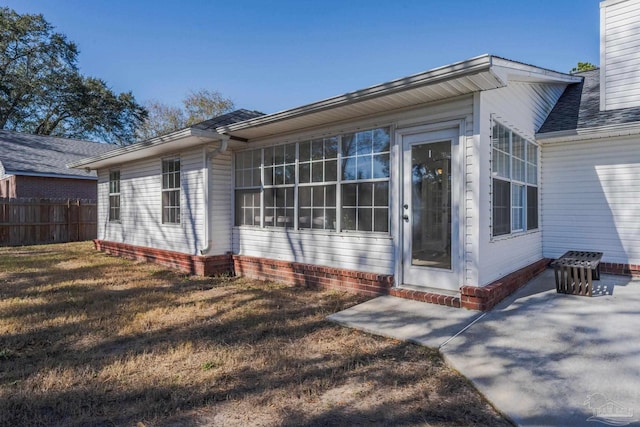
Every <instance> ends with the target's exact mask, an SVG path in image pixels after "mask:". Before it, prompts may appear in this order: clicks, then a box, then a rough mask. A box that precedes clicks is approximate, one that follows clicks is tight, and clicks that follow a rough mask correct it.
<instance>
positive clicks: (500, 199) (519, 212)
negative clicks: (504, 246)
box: [491, 123, 538, 236]
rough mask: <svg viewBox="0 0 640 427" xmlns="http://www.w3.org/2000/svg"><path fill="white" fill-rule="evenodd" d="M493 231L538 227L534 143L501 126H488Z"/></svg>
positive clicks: (511, 230) (536, 167) (519, 230)
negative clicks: (489, 135) (490, 136)
mask: <svg viewBox="0 0 640 427" xmlns="http://www.w3.org/2000/svg"><path fill="white" fill-rule="evenodd" d="M492 147H493V148H492V164H491V167H492V174H493V198H492V200H493V235H494V236H501V235H505V234H510V233H517V232H521V231H526V230H534V229H537V228H538V187H537V184H538V146H537V145H535V144H533V143H532V142H530V141H527V140H526V139H525V138H523V137H522V136H520V135H518V134H517V133H515V132H513V131H511V130H510V129H508V128H506V127H505V126H503V125H501V124H499V123H494V126H493V130H492Z"/></svg>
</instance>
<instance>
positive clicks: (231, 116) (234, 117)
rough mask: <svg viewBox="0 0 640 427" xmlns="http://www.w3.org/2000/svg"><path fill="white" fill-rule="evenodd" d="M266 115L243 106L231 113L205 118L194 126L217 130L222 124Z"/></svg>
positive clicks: (225, 124)
mask: <svg viewBox="0 0 640 427" xmlns="http://www.w3.org/2000/svg"><path fill="white" fill-rule="evenodd" d="M264 115H265V114H264V113H261V112H260V111H255V110H253V111H251V110H245V109H244V108H241V109H239V110H235V111H232V112H230V113H227V114H223V115H221V116H217V117H214V118H212V119H209V120H205V121H203V122H200V123H198V124H195V125H194V126H193V127H195V128H198V129H203V130H213V131H215V130H216V128H219V127H220V126H227V125H230V124H233V123H238V122H243V121H245V120H249V119H254V118H256V117H260V116H264Z"/></svg>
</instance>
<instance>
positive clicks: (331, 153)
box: [324, 137, 338, 159]
mask: <svg viewBox="0 0 640 427" xmlns="http://www.w3.org/2000/svg"><path fill="white" fill-rule="evenodd" d="M336 157H338V138H337V137H333V138H326V139H325V140H324V158H325V159H335V158H336Z"/></svg>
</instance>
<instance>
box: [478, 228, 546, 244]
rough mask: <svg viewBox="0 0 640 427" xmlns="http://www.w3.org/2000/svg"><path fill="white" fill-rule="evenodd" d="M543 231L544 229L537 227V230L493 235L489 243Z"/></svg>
mask: <svg viewBox="0 0 640 427" xmlns="http://www.w3.org/2000/svg"><path fill="white" fill-rule="evenodd" d="M541 232H542V231H541V230H540V229H539V228H536V229H535V230H527V231H518V232H516V233H511V234H503V235H501V236H495V237H494V236H491V238H490V239H489V243H498V242H502V241H503V240H512V239H517V238H519V237H524V236H530V235H533V234H538V233H541Z"/></svg>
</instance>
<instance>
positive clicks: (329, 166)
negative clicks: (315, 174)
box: [324, 160, 338, 182]
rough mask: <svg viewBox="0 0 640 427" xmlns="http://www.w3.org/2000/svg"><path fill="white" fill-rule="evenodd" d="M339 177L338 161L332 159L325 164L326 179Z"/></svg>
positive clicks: (330, 179) (334, 179)
mask: <svg viewBox="0 0 640 427" xmlns="http://www.w3.org/2000/svg"><path fill="white" fill-rule="evenodd" d="M337 179H338V162H337V161H335V160H330V161H328V162H325V164H324V180H325V181H329V182H330V181H336V180H337Z"/></svg>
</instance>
